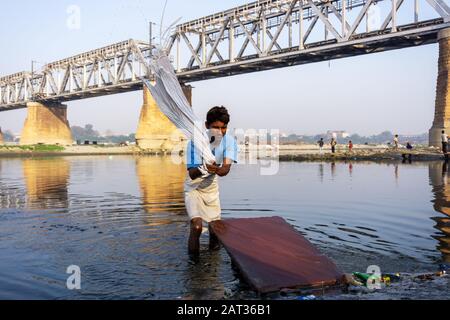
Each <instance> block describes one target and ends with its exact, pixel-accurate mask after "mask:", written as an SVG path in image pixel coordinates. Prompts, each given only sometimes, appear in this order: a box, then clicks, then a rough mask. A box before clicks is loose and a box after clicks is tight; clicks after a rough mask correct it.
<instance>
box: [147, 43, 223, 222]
mask: <svg viewBox="0 0 450 320" xmlns="http://www.w3.org/2000/svg"><path fill="white" fill-rule="evenodd" d="M150 68H151V70H152V72H153V74H154V76H155V83H154V84H153V83H151V82H150V81H148V80H146V79H144V80H143V81H144V84H145V85H146V86H147V87H148V89H149V90H150V92H151V94H152V96H153V98H154V99H155V101H156V103H157V105H158V106H159V108H160V109H161V111H162V112H163V113H164V114H165V115H166V116H167V117H168V118H169V119H170V120H171V121H172V122H173V123H174V124H175V126H176V127H177V128H178V129H180V130H181V131H182V132H183V133H184V134H185V135H186V137H187V138H188V139H189V140H191V141H193V143H194V147H195V148H196V152H197V154H199V155H201V158H202V159H203V164H205V163H207V164H212V163H214V162H215V161H216V158H215V156H214V155H213V153H212V151H211V149H210V140H209V138H208V135H207V134H206V129H205V128H204V126H203V123H202V122H201V121H200V120H199V119H198V118H197V117H196V115H195V114H194V111H193V108H192V107H191V106H190V105H189V102H188V101H187V99H186V96H185V95H184V92H183V89H182V88H181V85H180V83H179V81H178V78H177V76H176V74H175V71H174V68H173V66H172V64H171V63H170V61H169V59H168V57H167V56H166V55H165V54H164V52H163V51H161V50H155V51H154V53H153V59H152V61H151V65H150ZM204 171H205V170H204V167H203V171H201V172H202V173H203V176H202V177H200V178H197V179H195V180H192V179H191V178H190V176H189V174H187V177H186V182H185V193H184V195H185V205H186V210H187V213H188V215H189V218H190V219H191V220H192V219H194V218H201V219H202V220H203V221H205V222H208V223H209V222H211V221H216V220H220V219H221V207H220V197H219V183H218V177H217V175H210V174H208V173H205V172H204Z"/></svg>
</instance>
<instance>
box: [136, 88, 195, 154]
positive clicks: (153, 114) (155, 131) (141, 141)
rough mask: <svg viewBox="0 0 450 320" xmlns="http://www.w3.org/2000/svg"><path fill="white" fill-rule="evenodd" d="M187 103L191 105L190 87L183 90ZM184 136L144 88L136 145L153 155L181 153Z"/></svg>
mask: <svg viewBox="0 0 450 320" xmlns="http://www.w3.org/2000/svg"><path fill="white" fill-rule="evenodd" d="M183 91H184V94H185V95H186V98H187V99H188V101H189V103H190V104H192V87H190V86H187V87H184V88H183ZM185 140H186V137H185V136H184V134H183V133H182V132H181V131H179V130H178V129H177V128H176V127H175V125H174V124H173V123H172V122H171V121H170V120H169V119H168V118H167V117H166V116H165V115H164V114H163V113H162V112H161V110H160V109H159V107H158V105H157V104H156V101H155V99H154V98H153V97H152V95H151V93H150V90H149V89H148V88H147V87H146V86H144V105H143V106H142V110H141V116H140V119H139V125H138V129H137V132H136V144H137V145H138V146H139V148H141V149H143V150H146V151H149V152H155V153H171V152H172V151H175V152H177V151H182V150H183V149H184V144H183V143H182V142H183V141H185Z"/></svg>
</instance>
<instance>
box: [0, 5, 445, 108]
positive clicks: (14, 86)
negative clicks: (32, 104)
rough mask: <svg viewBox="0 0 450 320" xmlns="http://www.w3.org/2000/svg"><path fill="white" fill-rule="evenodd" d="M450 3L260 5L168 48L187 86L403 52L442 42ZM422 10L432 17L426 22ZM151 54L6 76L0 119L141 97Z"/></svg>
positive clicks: (186, 33) (87, 56) (178, 34)
mask: <svg viewBox="0 0 450 320" xmlns="http://www.w3.org/2000/svg"><path fill="white" fill-rule="evenodd" d="M448 1H449V0H406V1H405V0H260V1H256V2H253V3H249V4H247V5H243V6H240V7H236V8H233V9H230V10H226V11H223V12H220V13H217V14H214V15H211V16H207V17H203V18H201V19H197V20H193V21H190V22H187V23H183V24H180V25H178V26H176V27H175V29H174V30H173V32H172V33H171V36H170V37H169V38H168V39H167V41H166V42H165V44H164V48H165V49H166V51H167V52H168V53H169V54H170V55H171V58H172V60H173V62H174V68H175V70H176V71H177V73H178V76H179V78H180V81H182V82H193V81H199V80H206V79H211V78H217V77H223V76H231V75H236V74H242V73H248V72H255V71H263V70H269V69H274V68H280V67H286V66H292V65H298V64H304V63H312V62H317V61H323V60H330V59H337V58H343V57H349V56H354V55H361V54H368V53H374V52H380V51H385V50H392V49H399V48H404V47H409V46H415V45H423V44H428V43H434V42H436V41H437V33H438V31H439V30H441V29H444V28H448V27H450V8H449V6H448V4H447V3H446V2H448ZM424 6H428V8H430V9H431V10H432V12H433V13H434V16H433V17H432V18H427V19H425V18H422V19H421V16H420V8H422V7H424ZM375 18H376V19H375ZM371 19H375V20H377V21H375V22H373V21H371ZM364 21H365V24H364ZM150 55H151V52H150V46H149V45H148V44H147V43H144V42H139V41H135V40H128V41H124V42H121V43H118V44H114V45H111V46H108V47H104V48H101V49H97V50H93V51H90V52H87V53H83V54H80V55H77V56H74V57H71V58H68V59H63V60H60V61H57V62H53V63H50V64H48V65H46V66H44V67H43V69H42V70H41V71H39V72H36V73H31V72H21V73H17V74H14V75H11V76H7V77H2V78H0V112H1V111H8V110H14V109H18V108H24V107H26V103H27V102H29V101H38V102H43V103H51V102H65V101H70V100H77V99H83V98H89V97H95V96H101V95H107V94H115V93H119V92H126V91H133V90H141V89H142V82H141V79H142V78H148V77H151V74H150V70H149V68H148V64H149V62H150V58H151V56H150ZM182 57H183V58H184V61H182Z"/></svg>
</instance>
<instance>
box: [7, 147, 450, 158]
mask: <svg viewBox="0 0 450 320" xmlns="http://www.w3.org/2000/svg"><path fill="white" fill-rule="evenodd" d="M240 152H241V153H245V154H248V153H250V154H254V155H258V157H259V158H261V159H263V158H277V157H278V155H279V160H280V161H398V160H401V161H402V160H404V158H405V157H406V160H408V159H409V155H411V160H412V161H437V160H443V159H444V156H443V154H442V153H441V152H440V151H439V149H438V148H428V147H417V148H415V149H414V150H413V151H407V150H406V149H398V150H394V149H392V148H390V147H389V146H386V145H370V146H368V145H355V147H354V149H353V151H352V152H349V150H348V149H347V148H346V147H345V146H338V148H337V152H336V153H335V154H332V153H331V150H330V148H329V146H325V147H324V150H323V152H322V153H321V152H320V150H319V148H318V147H317V145H280V146H275V147H272V146H259V147H258V146H250V147H246V146H244V145H242V146H240ZM152 154H153V155H161V154H163V153H155V152H148V151H145V150H141V149H139V148H138V147H136V146H92V145H90V146H84V145H83V146H67V147H64V150H61V151H35V150H24V149H21V148H20V147H18V146H3V147H0V157H46V156H90V155H96V156H97V155H152Z"/></svg>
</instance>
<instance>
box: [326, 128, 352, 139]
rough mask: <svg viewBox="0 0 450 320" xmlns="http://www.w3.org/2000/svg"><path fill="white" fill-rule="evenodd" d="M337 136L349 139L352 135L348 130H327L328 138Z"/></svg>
mask: <svg viewBox="0 0 450 320" xmlns="http://www.w3.org/2000/svg"><path fill="white" fill-rule="evenodd" d="M333 137H334V138H337V139H347V138H348V137H350V134H349V133H348V132H346V131H331V130H330V131H328V132H327V138H329V139H331V138H333Z"/></svg>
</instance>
